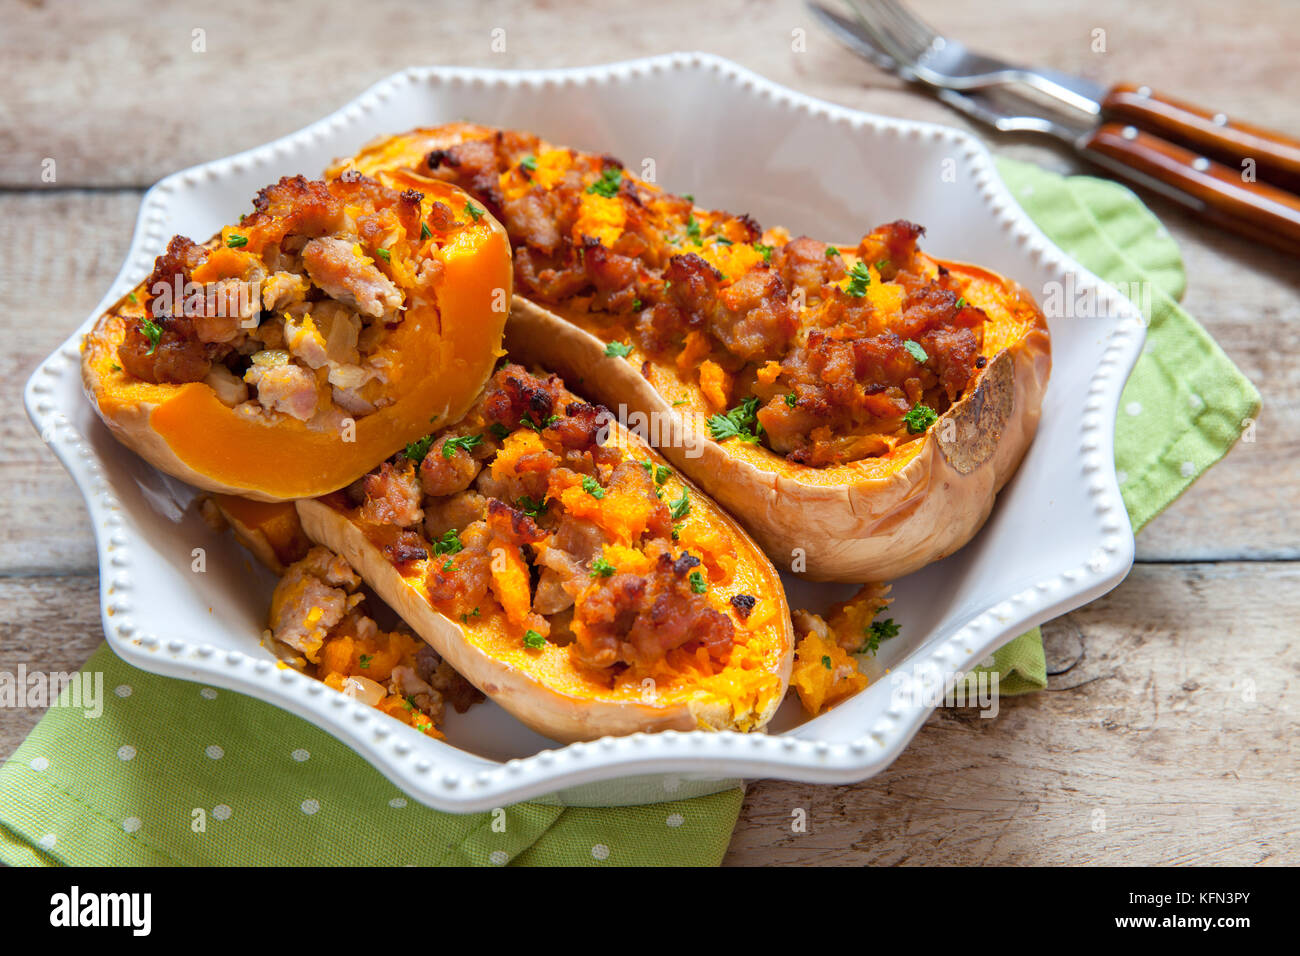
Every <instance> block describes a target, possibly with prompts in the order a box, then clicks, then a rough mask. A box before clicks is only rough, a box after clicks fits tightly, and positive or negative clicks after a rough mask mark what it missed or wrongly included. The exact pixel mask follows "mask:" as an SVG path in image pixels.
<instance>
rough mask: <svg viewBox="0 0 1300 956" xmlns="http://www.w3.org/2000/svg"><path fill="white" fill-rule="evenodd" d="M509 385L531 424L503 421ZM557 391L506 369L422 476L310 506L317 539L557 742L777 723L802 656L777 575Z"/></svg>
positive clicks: (620, 437)
mask: <svg viewBox="0 0 1300 956" xmlns="http://www.w3.org/2000/svg"><path fill="white" fill-rule="evenodd" d="M539 382H540V383H541V385H542V386H543V387H539V384H538V383H539ZM520 383H522V384H520ZM516 386H519V387H518V388H516ZM512 388H514V389H515V392H514V394H516V395H517V396H523V400H525V401H526V402H527V403H528V404H527V407H528V408H530V409H533V411H531V412H529V413H527V414H526V415H525V416H523V418H524V419H526V420H521V419H520V416H519V414H518V408H519V406H518V405H516V408H515V411H514V412H513V413H511V412H509V411H505V410H503V409H505V408H506V405H507V404H508V401H507V399H506V398H503V397H502V396H503V395H506V394H508V393H509V392H510V389H512ZM494 389H495V391H494ZM560 389H562V385H561V384H560V383H559V382H558V379H556V378H554V377H548V376H545V375H538V374H537V373H533V374H532V375H525V374H524V373H523V372H522V370H521V369H519V367H518V366H506V367H504V368H503V369H502V370H500V371H499V372H498V373H496V375H494V377H493V380H492V381H491V382H490V383H489V388H488V390H487V391H486V392H485V395H484V399H483V401H481V402H480V403H479V404H478V405H476V406H475V407H474V408H472V409H471V411H470V413H469V415H468V416H467V418H466V419H465V420H464V421H463V422H462V423H460V424H459V425H455V426H452V427H451V429H450V430H449V431H445V432H443V433H441V434H438V435H435V436H432V437H431V440H430V441H429V442H426V443H425V444H424V446H423V447H422V448H419V449H417V450H415V451H414V452H413V454H414V455H415V456H416V458H417V459H419V464H418V466H417V465H416V463H415V462H414V461H412V460H410V459H406V460H404V458H405V456H402V455H399V456H396V457H395V458H393V459H391V460H389V461H388V462H385V463H384V464H383V465H382V466H381V467H380V468H378V469H376V470H375V471H374V472H371V474H370V475H368V476H367V477H366V478H365V479H364V480H363V481H362V482H359V483H357V485H354V486H353V487H351V488H350V489H348V491H347V492H346V493H344V492H338V493H335V494H332V495H328V496H325V497H323V498H318V499H304V500H301V501H299V502H297V505H296V507H297V509H298V513H299V516H300V518H301V521H302V527H303V529H304V530H305V532H306V534H307V536H308V537H309V538H311V539H312V540H313V541H315V542H317V543H319V544H322V545H324V546H325V547H327V548H329V549H331V550H333V551H335V552H336V553H338V554H339V555H341V556H343V557H344V558H345V559H346V560H347V561H348V562H349V563H350V564H351V565H352V567H354V568H355V569H356V570H357V571H358V573H360V575H361V576H362V578H363V579H364V580H365V581H366V583H367V584H369V585H370V587H372V588H373V589H374V591H375V592H376V593H377V594H378V595H379V596H380V597H381V598H382V599H383V600H384V601H385V602H386V603H387V604H389V605H390V606H391V607H392V608H393V609H394V610H395V611H397V613H398V614H400V615H401V617H402V618H403V619H404V620H405V621H406V622H407V623H408V624H409V625H410V626H411V627H412V628H413V629H414V630H415V631H416V632H417V633H418V634H420V635H421V636H422V637H423V638H424V639H425V640H426V641H428V642H429V644H430V645H431V646H432V647H433V648H434V650H436V651H437V652H438V654H440V655H441V656H442V657H443V658H444V659H445V660H446V661H448V662H449V664H450V665H451V666H452V667H453V668H455V670H456V671H458V672H459V673H460V674H462V675H464V676H465V678H466V679H468V680H469V681H470V682H471V683H472V684H474V685H475V686H477V687H478V688H479V689H480V690H481V691H483V692H484V693H485V694H487V695H488V696H489V697H491V698H493V699H494V700H495V701H496V702H497V703H499V704H500V705H501V706H503V707H504V708H505V709H506V710H508V711H509V712H510V713H512V714H513V715H514V716H515V717H517V718H518V719H519V720H521V721H522V722H523V723H525V724H526V725H528V726H529V727H531V728H533V729H534V730H536V731H537V732H539V733H541V734H544V735H545V736H548V737H550V738H552V739H555V740H559V741H565V742H567V741H573V740H588V739H594V738H597V737H601V736H605V735H621V734H629V733H635V732H638V731H659V730H670V729H671V730H695V729H710V730H724V729H725V730H740V731H752V730H758V729H761V728H762V727H763V726H764V725H766V723H767V722H768V721H769V720H770V719H771V717H772V715H773V714H774V713H775V711H776V709H777V707H778V706H779V705H780V703H781V700H782V699H783V697H784V696H785V691H786V688H787V686H788V683H789V678H790V669H791V664H792V657H793V648H794V641H793V629H792V624H791V619H790V611H789V607H788V605H787V604H786V600H785V595H784V591H783V589H782V586H781V581H780V578H779V576H778V575H777V573H776V571H775V569H774V568H773V567H772V565H771V563H770V562H769V561H768V560H767V558H766V557H765V556H764V555H763V553H762V551H761V550H760V549H759V548H758V547H757V545H755V544H754V543H753V542H752V541H751V540H750V539H749V537H748V536H747V535H746V534H745V532H744V531H743V530H742V529H741V528H740V526H739V525H738V524H737V523H735V522H734V521H733V520H732V519H731V518H730V517H729V516H728V515H727V514H726V513H725V512H723V511H722V510H721V509H720V508H718V507H717V506H716V505H715V504H713V503H712V502H711V501H709V499H708V498H707V497H706V496H705V495H704V494H703V493H701V492H700V491H699V490H698V489H697V488H696V487H695V486H694V485H692V484H691V483H690V482H689V481H687V480H686V479H684V478H682V477H681V476H679V475H677V474H675V473H673V471H672V469H670V468H669V467H668V466H667V464H666V463H665V462H664V460H663V459H662V458H660V457H659V455H658V454H657V453H656V452H654V451H653V450H652V449H651V448H650V447H649V446H648V445H646V444H645V443H643V442H641V441H640V440H639V439H637V438H636V437H635V436H634V435H631V434H629V433H628V432H626V431H625V430H624V429H622V428H621V427H620V426H619V425H618V424H617V423H616V422H613V421H611V420H610V419H608V418H607V417H605V415H606V413H604V412H603V411H602V410H599V409H597V408H595V407H594V406H591V405H587V404H586V403H584V402H582V401H581V399H579V398H577V397H576V396H573V395H572V393H569V392H567V390H566V391H560ZM543 392H546V393H548V394H549V395H551V396H554V398H555V401H554V404H550V400H549V399H547V398H545V396H544V394H543ZM549 409H553V411H549ZM597 413H599V414H600V415H601V416H602V417H601V418H600V419H599V421H597V420H596V419H595V418H594V417H593V416H595V415H596V414H597ZM512 414H513V416H514V417H513V418H512V417H511V415H512ZM503 423H504V424H503ZM597 427H598V431H592V429H593V428H597ZM594 434H599V437H598V438H597V439H595V440H594V443H593V441H591V440H589V439H588V437H587V436H591V435H594ZM557 461H558V462H559V463H558V464H557ZM643 476H644V477H643ZM416 482H419V486H422V487H423V489H424V492H425V493H424V495H423V496H420V495H416V494H412V493H411V491H410V489H412V488H415V487H417V485H416V484H415V483H416ZM431 490H436V491H438V492H439V493H438V494H432V493H431ZM417 504H419V505H420V508H419V509H418V510H417V509H416V505H417ZM453 521H454V522H456V525H457V526H456V527H448V526H447V525H448V522H453ZM670 528H671V532H672V534H671V539H670V536H669V530H670ZM539 572H540V576H539ZM557 572H558V573H557ZM530 577H531V579H532V583H531V585H530ZM566 594H567V595H568V596H567V598H566V597H564V595H566ZM544 595H545V597H544ZM557 599H558V600H557Z"/></svg>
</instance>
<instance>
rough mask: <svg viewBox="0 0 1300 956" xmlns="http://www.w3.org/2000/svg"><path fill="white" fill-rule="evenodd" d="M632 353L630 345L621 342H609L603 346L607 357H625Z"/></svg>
mask: <svg viewBox="0 0 1300 956" xmlns="http://www.w3.org/2000/svg"><path fill="white" fill-rule="evenodd" d="M631 354H632V346H630V345H626V344H624V343H623V342H610V343H609V344H608V345H606V346H605V355H607V356H608V357H609V358H627V356H629V355H631Z"/></svg>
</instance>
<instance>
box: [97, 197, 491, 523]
mask: <svg viewBox="0 0 1300 956" xmlns="http://www.w3.org/2000/svg"><path fill="white" fill-rule="evenodd" d="M363 187H364V188H365V189H366V190H375V189H379V187H375V186H374V185H373V184H368V185H367V184H365V183H363V182H362V183H358V182H357V181H355V180H354V181H353V182H352V184H351V185H349V186H341V185H340V184H339V183H338V181H334V182H331V183H329V184H326V183H318V182H311V181H307V180H304V179H303V178H302V177H296V178H293V179H286V180H282V181H281V182H280V183H278V184H276V185H275V186H272V187H268V189H267V190H264V191H263V194H262V197H263V201H262V202H261V208H259V209H258V211H257V212H256V213H255V214H254V215H252V216H250V217H248V218H247V220H246V221H245V222H242V223H241V224H239V225H235V226H228V227H226V228H225V229H223V231H222V233H221V235H219V236H217V237H214V238H213V239H212V240H211V241H209V242H208V243H207V244H206V245H205V246H203V247H199V246H196V245H194V244H192V243H190V244H189V246H190V248H191V251H192V255H191V259H190V264H189V265H187V266H186V268H185V273H184V277H185V278H189V277H190V276H191V274H192V276H193V280H194V283H195V284H197V285H199V286H200V287H204V288H211V287H212V286H211V285H210V284H209V285H207V286H204V285H203V283H205V282H206V283H212V282H213V280H217V281H220V280H222V279H225V278H228V277H231V276H237V275H240V274H241V272H240V270H245V272H244V274H257V275H258V276H259V277H260V276H262V275H264V274H269V273H270V272H271V270H272V267H271V266H269V265H267V264H266V262H267V261H268V260H266V259H264V258H263V257H264V256H271V255H277V256H278V255H280V249H279V244H280V243H281V241H284V242H286V243H287V242H288V240H289V238H290V235H291V233H290V232H289V231H288V230H294V231H293V232H292V236H293V237H295V238H297V240H298V242H299V243H301V242H302V241H303V240H304V239H310V238H311V237H325V239H326V240H327V241H334V240H332V239H330V238H329V237H330V236H331V230H332V229H333V228H334V227H333V226H332V225H330V224H328V223H326V224H320V223H317V224H314V225H313V224H312V222H310V221H304V220H310V215H311V214H312V212H313V210H312V209H311V208H306V206H305V204H307V203H308V202H310V201H317V200H319V196H320V195H324V192H323V191H324V190H325V189H327V188H328V189H330V190H334V191H335V193H337V195H335V196H334V199H336V200H337V201H338V203H339V206H340V208H341V209H342V212H341V213H340V215H341V216H342V218H343V219H344V221H347V222H351V221H353V219H354V217H355V216H356V209H357V205H356V204H358V203H360V202H362V201H363V200H364V196H362V197H361V198H355V197H353V196H352V195H351V194H350V193H349V192H348V190H349V189H362V188H363ZM267 195H270V196H271V200H270V201H269V202H268V201H266V200H265V197H266V196H267ZM313 195H315V197H316V199H315V200H313V199H312V196H313ZM300 196H305V197H307V198H305V199H302V200H301V204H299V198H298V197H300ZM390 199H391V197H387V198H386V199H384V200H383V201H389V200H390ZM398 205H401V206H403V210H402V214H401V215H400V216H389V217H388V218H387V219H385V220H384V224H385V226H386V227H387V228H388V230H389V231H388V232H386V233H385V234H383V235H369V236H363V237H359V241H357V242H355V243H353V244H352V250H353V254H354V255H356V256H358V257H359V258H360V259H361V261H364V263H365V264H366V267H367V268H368V269H370V270H371V274H373V275H380V274H382V276H383V277H384V279H385V281H386V282H387V283H389V284H390V285H386V286H385V288H394V289H396V290H397V291H398V292H400V296H401V305H400V306H397V307H394V308H393V309H392V312H391V314H390V315H387V316H385V321H384V325H385V327H386V328H387V332H386V335H385V337H384V338H383V339H382V342H381V344H380V345H378V346H377V347H376V349H375V352H374V354H375V355H379V356H382V361H383V363H385V364H384V369H385V378H386V380H385V382H384V384H383V388H382V390H381V391H380V392H379V394H380V395H381V396H382V398H381V399H380V402H379V404H378V405H377V406H376V407H375V408H374V409H373V410H370V409H366V410H364V411H361V412H358V413H357V414H356V415H355V416H349V415H347V414H345V413H344V411H343V410H342V409H340V408H332V411H334V412H336V413H337V414H338V416H341V417H340V418H339V421H340V422H341V423H342V425H341V427H320V426H319V423H309V422H308V421H304V420H299V419H298V418H295V417H292V416H291V415H287V414H279V413H271V414H241V411H240V410H236V408H235V407H233V406H232V404H230V403H229V402H226V401H223V400H222V397H221V396H220V395H219V393H218V391H217V390H216V389H215V388H214V387H213V386H211V385H210V384H209V383H208V381H175V380H168V379H169V377H171V378H172V379H174V378H175V376H172V375H171V370H170V369H161V370H160V373H159V375H158V376H157V378H158V380H156V381H150V380H146V379H144V378H141V377H138V376H137V375H135V374H132V372H131V371H130V369H129V366H128V361H127V356H126V355H125V354H124V353H123V348H124V347H128V348H129V342H128V339H129V337H130V336H132V335H137V336H138V334H139V331H138V330H139V329H141V328H145V326H144V325H142V323H144V322H147V321H152V318H153V317H156V316H157V314H158V311H157V310H156V309H155V310H152V311H151V303H152V300H153V298H154V295H155V292H156V290H151V282H150V281H149V280H146V282H144V283H141V285H140V286H138V287H137V288H136V289H134V290H133V291H132V292H131V293H129V294H128V295H127V296H125V297H124V298H123V299H121V300H120V301H119V302H117V303H116V304H115V305H114V306H113V307H112V308H111V309H109V310H108V311H107V312H106V313H105V314H104V315H103V316H102V317H101V318H100V319H99V321H98V322H97V323H96V325H95V326H94V328H93V329H92V330H91V331H90V332H89V333H88V334H87V336H86V338H85V341H84V345H83V358H82V378H83V383H84V386H85V390H86V393H87V395H88V397H89V398H90V400H91V402H92V404H93V405H94V406H95V408H96V410H97V411H98V413H99V415H100V417H101V418H102V419H103V420H104V422H105V423H106V424H107V425H108V427H109V428H110V429H111V430H112V432H113V434H114V436H115V437H116V438H118V440H119V441H122V442H123V443H124V444H126V445H128V446H129V447H131V448H132V449H134V450H135V451H136V452H137V453H139V454H140V455H141V456H142V457H144V458H145V459H146V460H148V461H149V462H150V463H152V464H153V465H155V466H156V467H158V468H159V469H161V470H162V471H165V472H167V473H169V474H171V475H174V476H175V477H177V478H180V479H182V480H184V481H187V482H189V483H190V484H192V485H195V486H196V487H199V488H202V489H205V490H209V491H215V492H221V493H227V494H236V495H241V496H244V497H246V498H251V499H256V500H261V501H282V500H289V499H293V498H298V497H302V496H304V495H319V494H323V493H326V492H328V491H332V490H334V489H337V488H340V487H343V486H344V485H346V484H348V483H349V482H351V481H353V480H355V479H356V478H357V477H359V476H360V475H362V474H364V473H365V472H366V470H368V469H369V468H371V467H372V466H373V465H374V463H375V462H376V461H379V460H382V459H383V458H384V457H386V456H388V455H391V454H392V453H393V452H395V451H397V450H398V449H400V448H401V447H403V446H404V445H405V444H406V443H407V442H409V441H411V440H412V439H414V438H417V437H419V436H420V435H421V434H423V433H424V432H426V431H427V430H428V428H429V422H430V420H431V419H441V420H443V421H447V420H453V419H455V418H457V417H459V416H460V415H461V414H463V413H464V411H465V409H466V408H467V407H468V406H469V403H470V402H471V401H472V400H473V398H474V396H475V395H476V394H477V392H478V389H479V388H480V387H481V386H482V383H483V382H484V381H485V380H486V378H487V376H488V374H489V373H490V372H491V369H492V365H493V363H494V362H495V361H496V359H497V357H498V356H499V354H500V346H501V335H502V329H503V326H504V323H505V315H506V309H507V307H508V302H509V295H510V290H511V287H512V272H511V265H510V248H509V243H508V240H507V238H506V236H505V233H504V230H503V229H502V227H501V226H500V224H499V223H498V222H497V221H496V220H495V219H494V218H493V217H492V216H491V215H489V214H487V213H486V212H484V211H483V210H482V209H481V208H479V207H477V206H474V205H472V204H471V203H470V201H469V197H468V196H466V194H465V193H463V192H462V191H461V190H459V189H457V188H456V187H454V186H452V185H449V184H445V183H442V184H434V183H430V184H429V185H428V188H426V189H425V190H421V191H419V193H407V194H406V195H404V196H403V197H401V199H400V202H399V203H398ZM471 208H472V209H473V212H474V214H473V215H471V214H470V213H469V210H470V209H471ZM295 217H297V218H295ZM181 241H182V240H180V239H178V240H174V242H181ZM183 241H184V242H185V243H188V240H183ZM338 241H340V242H342V241H343V240H338ZM348 241H350V239H349V240H348ZM371 242H373V243H374V245H369V244H368V243H371ZM381 243H382V244H381ZM268 250H272V251H268ZM169 251H170V250H169ZM286 258H288V257H286ZM297 261H301V256H299V259H298V260H297ZM191 266H192V269H191ZM160 270H162V271H164V272H166V271H167V270H166V268H165V266H164V262H163V257H160V259H159V266H158V267H157V268H156V269H155V276H154V277H151V278H157V277H158V276H159V275H160ZM284 274H285V275H287V274H288V273H284ZM177 278H178V279H179V278H181V275H180V272H179V271H178V274H177ZM166 281H167V283H168V284H170V276H169V275H168V276H166ZM152 285H154V286H156V283H152ZM254 288H256V287H254ZM313 294H314V295H315V296H316V297H315V298H313V297H311V296H309V297H308V299H307V301H305V302H304V301H303V299H302V296H301V295H299V297H298V300H299V304H300V305H302V307H303V309H305V310H308V311H307V316H306V318H305V319H304V323H309V322H310V314H311V310H314V309H315V308H317V307H318V306H319V305H320V304H321V298H320V297H319V296H320V292H319V290H313ZM339 294H340V295H343V296H344V297H345V298H347V297H349V296H350V293H346V292H344V293H339ZM267 296H268V298H267V300H266V301H268V302H269V301H270V299H269V296H270V293H267ZM262 304H263V300H262V298H261V296H260V295H257V296H256V297H255V298H254V300H253V306H252V311H253V315H254V316H255V317H256V315H257V310H258V308H259V307H260V306H261V305H262ZM352 308H353V310H354V311H355V309H356V303H352ZM275 311H276V310H275V309H267V310H265V311H263V312H262V313H261V319H260V321H261V322H262V323H265V322H267V321H270V317H271V316H273V315H274V314H275ZM276 318H277V319H278V316H276ZM354 318H355V316H354ZM174 321H176V320H175V319H174V318H173V317H171V316H170V315H168V314H166V313H164V317H163V318H162V319H160V320H159V322H158V323H157V324H156V325H155V326H154V327H152V328H151V329H150V331H152V332H153V333H154V335H155V338H156V337H157V334H158V333H157V329H158V328H159V327H161V328H162V329H163V330H164V334H166V330H167V329H168V328H169V327H170V325H171V324H172V323H173V322H174ZM367 324H370V319H369V317H367ZM246 327H247V326H246ZM258 327H259V328H260V327H261V326H260V325H259V326H258ZM367 331H368V329H367ZM362 334H363V335H364V334H365V332H363V333H362ZM166 344H167V343H166V342H165V341H164V342H163V343H162V347H163V348H165V347H166ZM285 347H286V348H287V346H285ZM154 348H155V349H158V351H159V352H161V351H162V348H160V347H159V342H158V341H157V340H155V342H154ZM204 348H207V349H208V354H209V355H210V354H211V353H212V352H213V349H214V348H222V347H221V346H216V347H214V346H204ZM148 354H150V353H138V354H136V356H135V357H137V358H139V357H141V355H148ZM217 354H220V353H217ZM225 354H226V355H229V354H230V353H229V352H226V353H225ZM285 354H288V353H285ZM198 355H199V358H200V359H201V360H206V357H205V354H204V353H203V352H199V353H198ZM245 358H246V356H245ZM220 364H221V361H220V360H219V361H215V362H213V363H212V365H213V367H214V368H215V367H216V366H218V365H220ZM201 368H202V367H201ZM201 368H200V370H201ZM319 372H320V375H319V379H320V390H321V394H322V395H328V393H329V385H328V383H326V382H325V381H324V368H323V367H322V368H321V369H320V370H319ZM238 375H239V371H238V368H236V371H235V374H234V375H227V378H228V380H229V381H230V382H232V383H233V384H234V387H236V388H240V387H242V386H241V384H240V382H239V378H238ZM372 387H373V386H372ZM320 402H321V406H324V405H326V404H328V399H326V398H322V399H320ZM249 404H250V403H248V402H245V403H244V405H245V407H244V409H243V411H247V407H248V405H249ZM254 404H255V403H254Z"/></svg>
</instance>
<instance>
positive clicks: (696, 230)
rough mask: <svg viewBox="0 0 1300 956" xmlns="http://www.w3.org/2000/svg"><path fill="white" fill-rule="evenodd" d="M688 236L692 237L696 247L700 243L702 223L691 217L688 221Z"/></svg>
mask: <svg viewBox="0 0 1300 956" xmlns="http://www.w3.org/2000/svg"><path fill="white" fill-rule="evenodd" d="M686 235H688V236H690V238H691V241H692V242H694V243H695V244H696V245H698V244H699V242H700V221H699V220H698V219H696V218H695V216H693V215H692V216H691V217H690V218H689V219H687V220H686Z"/></svg>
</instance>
